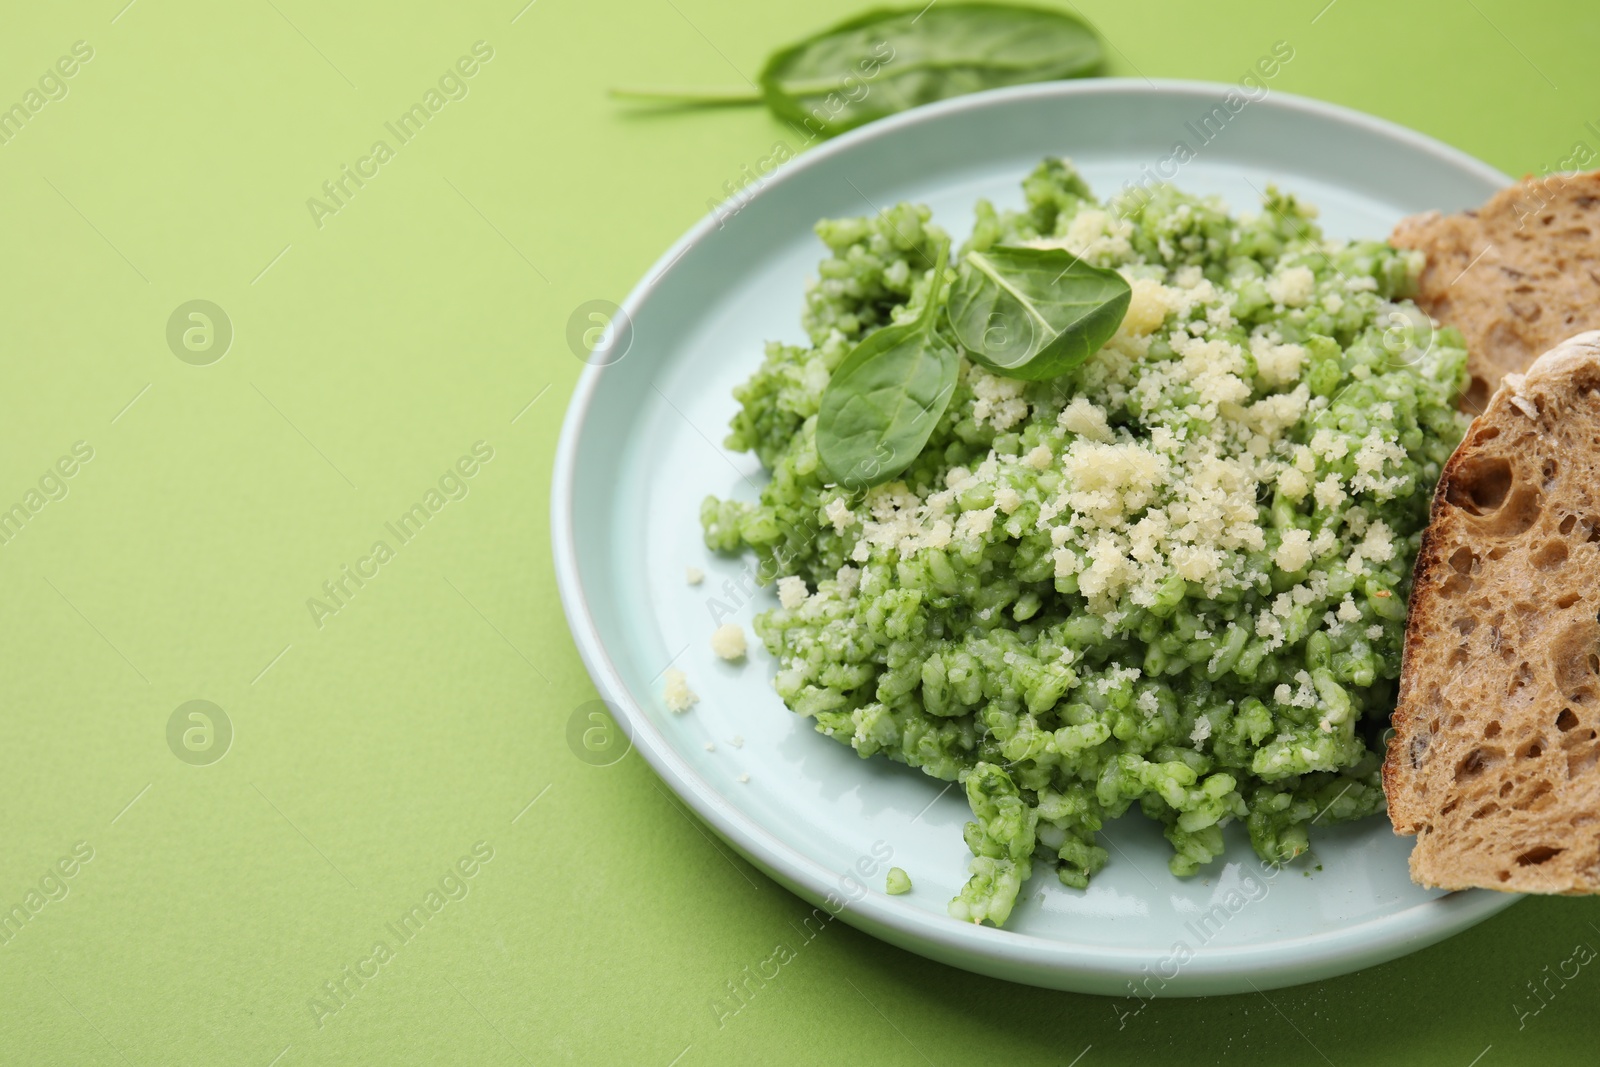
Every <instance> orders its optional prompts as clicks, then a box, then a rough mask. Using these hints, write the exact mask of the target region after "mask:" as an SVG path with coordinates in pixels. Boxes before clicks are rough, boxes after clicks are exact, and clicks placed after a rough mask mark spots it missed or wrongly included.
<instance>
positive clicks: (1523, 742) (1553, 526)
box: [1383, 331, 1600, 893]
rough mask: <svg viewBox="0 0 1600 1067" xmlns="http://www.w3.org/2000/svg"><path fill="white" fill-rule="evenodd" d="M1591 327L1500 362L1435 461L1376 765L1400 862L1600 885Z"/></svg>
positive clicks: (1528, 888)
mask: <svg viewBox="0 0 1600 1067" xmlns="http://www.w3.org/2000/svg"><path fill="white" fill-rule="evenodd" d="M1597 612H1600V331H1595V332H1590V333H1585V334H1581V335H1579V336H1577V337H1574V338H1572V339H1570V340H1568V341H1566V342H1564V343H1562V344H1560V345H1558V346H1557V347H1555V348H1554V349H1552V350H1551V351H1550V352H1547V353H1546V354H1545V355H1543V356H1541V357H1540V358H1539V359H1538V360H1537V361H1535V362H1534V364H1533V366H1532V367H1530V368H1529V370H1528V372H1527V374H1526V375H1525V376H1524V375H1519V374H1511V375H1508V376H1507V377H1506V378H1505V380H1504V381H1503V383H1502V384H1501V386H1500V388H1499V390H1498V391H1496V392H1495V394H1494V396H1493V397H1492V398H1491V400H1490V401H1489V405H1488V407H1487V409H1486V410H1485V411H1484V413H1483V415H1481V416H1479V417H1478V418H1477V419H1476V420H1474V422H1473V423H1472V426H1471V427H1470V428H1469V429H1468V431H1467V435H1466V437H1465V439H1464V440H1463V441H1462V443H1461V446H1460V447H1459V448H1457V449H1456V452H1455V455H1453V456H1452V457H1451V458H1450V461H1449V463H1447V464H1446V465H1445V469H1444V473H1443V474H1442V476H1441V477H1440V480H1439V485H1438V489H1437V491H1436V492H1435V494H1434V500H1433V513H1432V520H1431V522H1430V524H1429V526H1428V529H1427V530H1426V532H1425V533H1424V534H1423V538H1422V545H1421V548H1420V549H1419V551H1418V553H1417V562H1416V569H1415V572H1414V578H1413V586H1412V591H1411V604H1410V614H1409V616H1408V618H1407V622H1406V641H1405V659H1404V664H1403V668H1402V671H1401V676H1400V696H1399V704H1398V707H1397V709H1396V711H1395V715H1394V728H1395V732H1394V736H1393V738H1392V740H1391V741H1390V742H1389V750H1388V758H1387V760H1386V761H1385V763H1384V767H1383V785H1384V792H1385V793H1386V794H1387V796H1388V800H1389V817H1390V819H1391V820H1392V821H1393V823H1394V827H1395V830H1396V831H1397V832H1399V833H1402V834H1415V835H1416V837H1417V843H1416V846H1415V848H1413V850H1412V853H1411V876H1412V878H1413V879H1414V880H1416V881H1417V882H1419V883H1421V884H1423V885H1428V886H1439V887H1442V888H1445V889H1465V888H1469V887H1474V886H1478V887H1483V888H1488V889H1502V890H1507V891H1514V892H1526V893H1593V892H1600V621H1597V619H1596V614H1597Z"/></svg>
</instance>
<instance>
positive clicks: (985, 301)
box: [949, 245, 1133, 381]
mask: <svg viewBox="0 0 1600 1067" xmlns="http://www.w3.org/2000/svg"><path fill="white" fill-rule="evenodd" d="M1132 295H1133V294H1132V290H1131V289H1130V288H1129V286H1128V283H1127V281H1126V280H1125V279H1124V278H1123V277H1122V275H1120V274H1118V273H1117V272H1116V271H1114V270H1105V269H1103V268H1100V267H1096V266H1093V265H1091V264H1089V263H1085V262H1084V261H1083V260H1081V259H1079V258H1078V257H1077V256H1075V255H1073V254H1072V253H1071V252H1068V251H1066V250H1065V249H1059V248H1021V247H1008V246H1004V245H1002V246H999V247H995V248H991V249H989V250H988V251H987V252H968V253H967V254H966V256H965V257H963V261H962V264H961V268H960V272H959V273H958V274H957V276H956V280H955V283H954V284H953V285H952V286H951V288H950V301H949V315H950V325H951V327H952V328H953V329H954V331H955V335H956V339H957V340H958V341H960V342H961V346H962V347H963V348H965V349H966V350H967V355H968V357H969V358H970V359H972V360H973V362H975V363H981V364H982V365H983V366H985V367H988V368H989V369H991V370H993V371H995V372H996V373H998V374H1002V375H1005V376H1006V377H1008V378H1023V379H1026V380H1028V381H1040V380H1042V379H1045V378H1054V377H1056V376H1057V375H1059V374H1064V373H1066V372H1067V371H1069V370H1071V369H1072V368H1074V367H1076V366H1078V365H1079V364H1081V363H1083V362H1084V360H1086V359H1088V358H1089V357H1090V356H1092V355H1094V354H1095V352H1097V351H1098V350H1099V349H1100V346H1101V345H1103V344H1105V343H1106V342H1107V341H1109V340H1110V339H1111V336H1112V334H1114V333H1116V332H1117V327H1118V326H1120V325H1121V324H1122V317H1123V316H1124V315H1126V314H1127V311H1128V301H1129V299H1130V298H1131V297H1132Z"/></svg>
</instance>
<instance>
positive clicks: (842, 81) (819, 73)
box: [612, 4, 1101, 140]
mask: <svg viewBox="0 0 1600 1067" xmlns="http://www.w3.org/2000/svg"><path fill="white" fill-rule="evenodd" d="M1100 62H1101V51H1100V41H1099V38H1098V37H1096V36H1095V33H1094V31H1093V30H1091V29H1090V28H1089V27H1088V26H1086V25H1085V24H1084V23H1083V22H1082V21H1081V20H1079V19H1077V18H1075V17H1073V16H1072V15H1068V14H1066V13H1064V12H1060V11H1049V10H1045V9H1043V8H1035V7H1027V6H1024V5H1020V4H933V5H928V6H923V7H913V8H878V9H874V10H872V11H868V12H866V13H864V14H862V15H859V16H857V17H855V18H853V19H849V20H847V21H845V22H842V23H840V24H839V25H837V26H834V27H833V28H831V29H828V30H824V31H822V32H821V33H818V34H816V35H814V36H811V37H808V38H806V39H805V40H802V41H799V42H797V43H795V44H793V45H790V46H788V47H787V48H783V49H780V50H779V51H777V52H775V53H774V54H773V55H772V57H771V58H769V59H768V60H767V64H766V66H765V67H763V68H762V71H761V74H760V77H759V78H758V81H759V89H758V90H756V91H747V90H744V89H707V90H698V89H656V88H618V89H613V90H612V95H613V96H618V97H623V98H627V99H636V100H655V101H659V102H663V103H678V104H689V105H708V106H714V105H723V104H744V103H760V102H765V103H766V105H767V107H768V108H770V109H771V110H772V112H773V114H775V115H777V116H778V117H779V118H781V119H785V120H787V121H788V122H790V123H791V124H793V125H794V126H795V127H797V128H798V129H799V130H800V131H801V132H803V133H805V134H806V135H807V139H808V140H809V139H810V137H811V136H822V137H831V136H833V135H834V134H837V133H843V132H844V131H845V130H849V129H853V128H855V127H856V126H860V125H862V124H863V123H867V122H871V121H872V120H874V119H879V118H883V117H884V116H886V115H892V114H895V113H896V112H900V111H905V110H906V109H908V108H913V107H916V106H918V105H920V104H928V103H932V102H933V101H935V100H947V99H949V98H951V97H954V96H962V95H964V94H966V93H975V92H978V91H980V90H983V89H993V88H997V87H999V86H1003V85H1021V84H1024V83H1026V82H1040V81H1054V80H1057V79H1061V78H1077V77H1082V76H1083V75H1086V74H1091V73H1093V72H1094V71H1095V70H1096V69H1097V68H1098V67H1099V66H1100Z"/></svg>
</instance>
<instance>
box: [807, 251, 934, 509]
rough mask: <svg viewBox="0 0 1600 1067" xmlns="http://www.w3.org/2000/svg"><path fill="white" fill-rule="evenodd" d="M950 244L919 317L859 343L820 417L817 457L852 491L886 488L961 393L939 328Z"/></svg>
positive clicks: (831, 383)
mask: <svg viewBox="0 0 1600 1067" xmlns="http://www.w3.org/2000/svg"><path fill="white" fill-rule="evenodd" d="M948 257H949V249H948V247H947V246H941V247H940V249H939V257H938V262H936V263H935V264H934V268H933V273H932V278H931V281H930V282H929V286H928V293H927V296H926V298H925V302H924V303H923V305H922V311H921V313H920V314H919V315H918V316H917V317H916V318H915V319H913V320H912V321H911V322H906V323H900V324H898V325H893V326H884V327H882V328H881V329H878V330H874V331H873V332H872V333H870V334H868V335H867V336H866V337H865V338H863V339H862V340H861V342H860V343H859V344H857V345H856V347H855V348H854V349H852V350H851V352H850V354H849V355H847V356H845V358H844V362H842V363H840V364H839V366H838V369H836V370H835V371H834V372H833V377H832V378H830V379H829V380H828V385H827V388H826V389H824V390H823V393H822V403H821V407H820V409H819V410H818V412H817V429H816V434H817V455H818V456H819V457H820V458H821V460H822V463H823V466H825V467H826V468H827V469H828V472H829V473H830V474H831V475H833V478H834V481H836V482H837V483H838V484H840V485H842V486H844V487H845V488H847V489H859V488H862V487H865V486H869V485H876V484H878V483H879V482H886V481H888V480H889V479H891V478H894V477H895V476H897V475H899V474H900V473H901V472H902V471H904V470H905V469H906V468H907V467H909V466H910V465H911V463H912V461H913V460H915V459H916V458H917V456H918V455H919V454H920V453H921V452H922V446H923V445H925V444H927V443H928V438H929V436H931V435H932V433H933V430H934V427H935V426H937V425H938V423H939V418H940V416H942V415H943V414H944V411H945V408H946V407H948V406H949V404H950V397H951V395H952V394H953V393H954V392H955V387H956V374H957V371H958V370H959V367H960V362H961V357H960V355H959V354H958V353H957V352H956V350H955V348H953V347H952V346H951V345H950V344H949V342H947V341H946V340H945V339H944V338H942V337H940V336H939V334H938V333H937V332H936V330H935V327H936V326H937V324H938V322H939V311H940V309H941V308H942V307H943V304H942V303H941V301H940V299H939V298H940V294H941V292H942V291H943V289H944V274H945V266H946V263H947V261H948Z"/></svg>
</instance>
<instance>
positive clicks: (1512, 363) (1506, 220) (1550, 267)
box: [1389, 171, 1600, 414]
mask: <svg viewBox="0 0 1600 1067" xmlns="http://www.w3.org/2000/svg"><path fill="white" fill-rule="evenodd" d="M1389 241H1390V243H1391V244H1393V245H1394V246H1395V247H1397V248H1413V249H1417V250H1419V251H1421V252H1423V253H1425V254H1426V257H1427V260H1426V264H1425V265H1424V267H1423V271H1422V275H1421V278H1420V279H1419V281H1418V287H1417V294H1416V298H1415V299H1416V302H1417V304H1418V306H1420V307H1421V308H1422V309H1423V310H1424V311H1426V312H1427V313H1428V314H1429V315H1432V316H1433V317H1434V318H1435V319H1438V320H1439V321H1440V322H1444V323H1448V324H1449V325H1451V326H1454V327H1456V328H1457V329H1459V330H1460V331H1461V333H1462V336H1463V337H1465V338H1466V342H1467V352H1468V361H1467V370H1468V373H1469V374H1470V375H1471V379H1470V381H1469V384H1468V387H1467V391H1466V392H1465V393H1464V394H1463V402H1462V407H1463V409H1464V410H1467V411H1470V412H1472V413H1473V414H1477V413H1478V412H1480V411H1482V410H1483V407H1484V405H1485V404H1486V403H1487V402H1488V399H1489V395H1490V394H1491V393H1493V392H1494V390H1495V388H1496V387H1497V386H1498V385H1499V383H1500V379H1501V378H1502V377H1504V376H1505V375H1507V374H1516V373H1521V372H1523V371H1525V370H1527V369H1528V366H1529V365H1530V364H1531V363H1532V362H1533V360H1534V358H1535V357H1536V356H1538V355H1539V353H1541V352H1544V351H1546V350H1547V349H1550V348H1551V347H1553V346H1554V345H1555V344H1556V343H1557V342H1559V341H1560V340H1561V339H1563V338H1565V337H1570V336H1572V335H1573V334H1576V333H1579V332H1581V331H1584V330H1593V329H1600V171H1593V172H1590V173H1586V174H1552V175H1549V176H1547V177H1544V178H1540V179H1534V178H1532V177H1531V176H1530V177H1528V178H1524V179H1523V180H1522V181H1521V182H1519V183H1518V184H1516V185H1513V186H1511V187H1509V188H1507V189H1503V190H1501V191H1500V192H1498V193H1496V194H1495V195H1494V196H1493V197H1491V198H1490V199H1489V201H1488V202H1487V203H1485V204H1484V205H1483V206H1482V207H1481V208H1478V209H1477V210H1476V211H1467V212H1463V213H1461V214H1458V215H1441V214H1439V213H1438V212H1436V211H1432V212H1428V213H1427V214H1424V215H1414V216H1412V217H1410V218H1407V219H1403V220H1401V222H1400V224H1399V225H1398V226H1396V227H1395V230H1394V233H1393V234H1392V235H1391V236H1390V238H1389Z"/></svg>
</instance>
